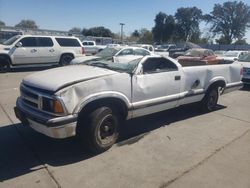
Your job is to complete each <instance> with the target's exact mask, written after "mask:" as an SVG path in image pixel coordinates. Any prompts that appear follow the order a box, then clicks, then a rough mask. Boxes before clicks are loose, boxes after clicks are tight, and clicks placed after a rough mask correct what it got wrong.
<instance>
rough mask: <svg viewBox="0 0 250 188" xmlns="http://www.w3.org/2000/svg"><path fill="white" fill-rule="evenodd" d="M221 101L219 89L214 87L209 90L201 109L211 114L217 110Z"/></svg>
mask: <svg viewBox="0 0 250 188" xmlns="http://www.w3.org/2000/svg"><path fill="white" fill-rule="evenodd" d="M218 99H219V91H218V87H213V88H211V89H209V90H208V92H207V93H206V95H205V97H204V98H203V100H202V101H201V109H202V111H204V112H211V111H213V110H215V108H216V106H217V103H218Z"/></svg>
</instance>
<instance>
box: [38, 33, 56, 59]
mask: <svg viewBox="0 0 250 188" xmlns="http://www.w3.org/2000/svg"><path fill="white" fill-rule="evenodd" d="M37 46H38V48H37V50H38V53H37V55H38V56H37V60H36V62H37V63H56V62H58V57H59V56H60V55H59V50H58V48H55V46H54V43H53V41H52V39H51V38H50V37H37Z"/></svg>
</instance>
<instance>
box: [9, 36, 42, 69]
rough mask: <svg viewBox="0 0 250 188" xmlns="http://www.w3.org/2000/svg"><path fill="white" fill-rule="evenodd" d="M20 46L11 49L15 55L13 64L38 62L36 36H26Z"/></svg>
mask: <svg viewBox="0 0 250 188" xmlns="http://www.w3.org/2000/svg"><path fill="white" fill-rule="evenodd" d="M18 42H21V44H22V45H21V46H20V47H14V48H13V49H12V51H11V53H12V54H11V55H12V56H13V64H31V63H36V60H37V55H38V49H37V40H36V37H24V38H22V39H21V40H19V41H18Z"/></svg>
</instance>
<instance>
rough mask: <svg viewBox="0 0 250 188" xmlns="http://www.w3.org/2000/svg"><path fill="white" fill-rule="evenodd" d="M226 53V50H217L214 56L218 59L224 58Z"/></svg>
mask: <svg viewBox="0 0 250 188" xmlns="http://www.w3.org/2000/svg"><path fill="white" fill-rule="evenodd" d="M225 52H226V51H224V50H215V51H214V54H215V55H216V56H217V57H222V56H223V55H224V53H225Z"/></svg>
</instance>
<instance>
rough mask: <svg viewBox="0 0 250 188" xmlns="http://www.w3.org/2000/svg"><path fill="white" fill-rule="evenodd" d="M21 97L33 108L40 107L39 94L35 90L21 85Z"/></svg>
mask: <svg viewBox="0 0 250 188" xmlns="http://www.w3.org/2000/svg"><path fill="white" fill-rule="evenodd" d="M20 93H21V98H22V99H23V102H24V103H25V104H26V105H28V106H31V107H33V108H37V109H38V108H39V95H38V94H36V92H34V91H33V90H31V89H29V88H27V87H26V86H23V85H21V87H20Z"/></svg>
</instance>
